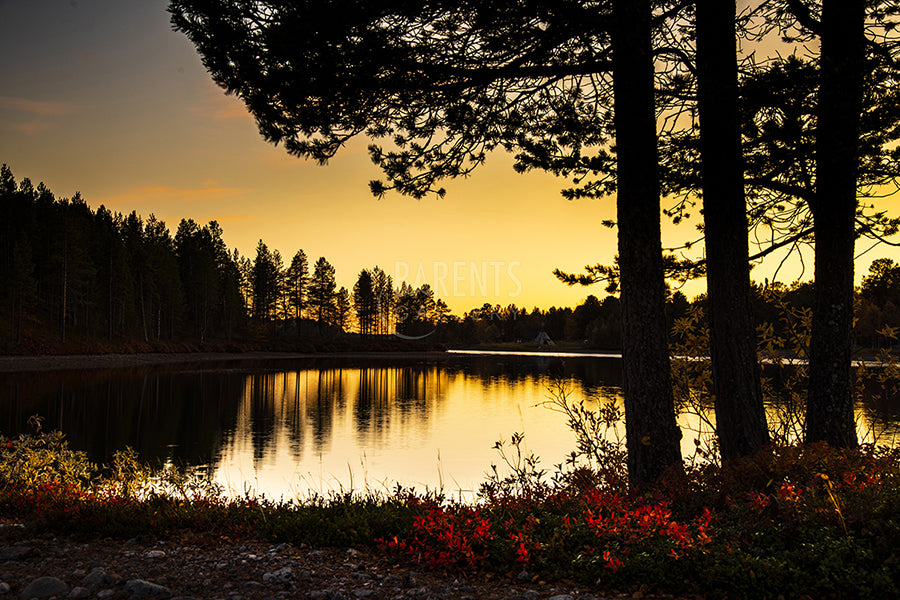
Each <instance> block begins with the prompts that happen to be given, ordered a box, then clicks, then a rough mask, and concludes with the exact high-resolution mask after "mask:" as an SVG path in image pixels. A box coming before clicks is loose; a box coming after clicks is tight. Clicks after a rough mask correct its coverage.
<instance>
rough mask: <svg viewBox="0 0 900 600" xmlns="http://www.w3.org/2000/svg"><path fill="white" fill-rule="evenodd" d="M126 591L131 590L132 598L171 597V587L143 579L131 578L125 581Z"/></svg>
mask: <svg viewBox="0 0 900 600" xmlns="http://www.w3.org/2000/svg"><path fill="white" fill-rule="evenodd" d="M125 591H126V592H131V597H132V598H161V599H162V598H171V597H172V592H170V591H169V588H167V587H164V586H161V585H159V584H158V583H152V582H150V581H144V580H143V579H130V580H128V581H127V582H126V583H125Z"/></svg>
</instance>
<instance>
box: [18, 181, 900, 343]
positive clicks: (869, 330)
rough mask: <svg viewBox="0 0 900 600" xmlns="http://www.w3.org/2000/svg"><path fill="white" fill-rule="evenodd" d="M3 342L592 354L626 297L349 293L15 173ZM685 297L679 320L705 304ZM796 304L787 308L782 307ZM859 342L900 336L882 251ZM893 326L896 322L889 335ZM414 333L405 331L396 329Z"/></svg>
mask: <svg viewBox="0 0 900 600" xmlns="http://www.w3.org/2000/svg"><path fill="white" fill-rule="evenodd" d="M0 223H2V226H0V281H2V282H3V286H2V292H0V352H4V353H9V354H44V353H56V352H85V353H93V352H109V351H114V352H122V351H149V350H154V351H191V350H201V349H206V350H234V351H240V350H250V349H274V350H299V351H316V350H320V351H321V350H347V349H371V350H379V349H385V350H390V349H402V348H425V347H434V346H435V345H437V346H451V347H452V346H463V345H474V344H496V343H504V342H531V341H533V340H535V338H536V337H537V335H538V334H539V333H540V332H542V331H543V332H545V333H546V334H547V335H548V336H549V337H550V338H551V339H552V340H556V341H562V340H568V341H571V342H574V343H577V344H578V345H580V346H582V347H585V348H592V349H602V350H617V349H619V348H620V347H621V312H620V306H619V300H618V298H617V297H615V296H611V295H610V296H606V297H605V298H603V299H602V300H601V299H598V298H597V297H596V296H593V295H590V296H588V297H587V298H586V299H585V300H584V302H583V303H582V304H580V305H578V306H576V307H574V308H570V307H565V308H556V307H553V308H550V309H547V310H542V309H539V308H534V309H532V310H531V311H530V312H529V311H527V310H526V309H524V308H521V307H517V306H515V305H513V304H510V305H508V306H505V307H503V306H499V305H491V304H484V305H482V306H480V307H476V308H473V309H472V310H470V311H468V312H466V313H465V314H463V315H462V316H457V315H454V314H452V313H451V311H450V309H449V307H448V306H447V304H446V302H445V301H444V300H442V299H440V298H437V297H435V294H434V291H433V290H432V289H431V287H430V286H429V285H428V284H424V285H422V286H420V287H418V288H414V287H413V286H411V285H410V284H408V283H407V282H405V281H403V282H395V281H393V280H392V278H391V277H390V276H389V275H387V274H386V273H385V272H384V271H383V270H382V269H381V268H379V267H378V266H373V267H371V268H364V269H362V270H361V271H360V272H359V274H358V275H357V278H356V283H355V284H354V285H353V289H351V290H348V289H346V288H344V287H340V288H338V287H337V285H336V282H335V271H334V267H333V266H332V265H331V264H330V263H329V262H328V260H327V259H326V258H325V257H319V258H318V259H317V260H316V261H315V262H313V263H312V264H311V265H310V260H309V258H308V257H307V255H306V254H305V252H304V251H303V250H297V251H296V252H295V253H294V254H293V256H292V257H291V259H290V261H287V262H286V261H285V259H284V258H283V256H282V255H281V253H280V252H279V251H278V250H270V249H269V248H268V246H267V245H266V244H265V243H264V242H263V241H262V240H260V241H259V244H258V245H257V248H256V256H255V257H253V258H251V257H248V256H241V254H240V253H239V252H238V251H237V250H236V249H229V248H228V247H227V245H226V244H225V242H224V240H223V230H222V228H221V227H220V226H219V224H218V223H217V222H215V221H210V222H209V223H208V224H206V225H202V226H201V225H199V224H197V223H196V222H194V221H193V220H191V219H182V220H181V222H180V223H179V224H178V227H177V229H176V231H175V234H174V236H173V235H172V234H171V232H170V230H169V228H168V227H167V225H166V223H164V222H163V221H159V220H157V219H156V218H155V217H154V216H153V215H152V214H151V215H150V216H149V217H148V218H146V219H144V218H143V217H141V216H140V215H138V214H137V213H135V212H132V213H130V214H128V215H123V214H120V213H113V212H111V211H109V210H108V209H106V208H105V207H103V206H100V207H99V208H98V209H96V210H92V209H91V208H90V207H89V206H88V205H87V203H86V202H85V200H84V199H83V198H82V197H81V196H80V194H78V193H76V194H75V195H74V196H73V197H72V198H57V197H55V196H54V194H53V193H52V192H51V191H50V190H49V189H47V188H46V187H45V186H44V184H39V185H38V186H37V187H35V186H34V185H33V184H32V182H31V181H30V180H28V179H27V178H26V179H23V180H22V181H21V182H16V180H15V178H14V176H13V173H12V171H11V170H10V168H9V167H8V166H7V165H3V167H2V171H0ZM753 296H754V315H755V318H756V320H757V322H758V323H759V324H762V323H778V322H779V320H780V319H783V318H784V314H783V307H784V306H790V307H792V308H793V309H795V314H797V311H798V310H799V311H802V310H804V309H808V308H809V307H811V306H812V299H813V294H812V284H810V283H794V284H792V285H791V286H784V285H781V284H775V285H770V286H768V288H766V289H763V288H762V287H760V286H756V287H755V288H754V294H753ZM704 302H705V297H703V296H700V297H698V298H695V299H694V300H693V301H690V302H689V301H688V299H687V298H686V297H685V296H684V294H682V293H681V292H679V291H671V292H670V293H669V295H668V301H667V316H668V318H669V321H670V324H671V323H674V321H675V319H678V318H680V317H683V316H684V315H686V314H688V313H689V312H690V311H696V310H702V307H703V304H704ZM779 307H781V308H779ZM856 316H857V323H856V326H855V330H854V331H855V335H856V343H857V345H858V346H863V347H866V348H872V347H880V346H884V345H888V344H891V343H892V342H893V339H892V336H893V333H894V332H893V330H892V328H896V329H898V330H900V265H897V264H896V263H895V262H894V261H893V260H891V259H887V258H882V259H877V260H875V261H873V263H872V265H871V267H870V269H869V273H868V275H867V276H866V277H865V278H864V279H863V282H862V285H861V286H860V288H859V289H858V293H857V305H856ZM886 327H887V329H885V328H886ZM395 334H399V335H395Z"/></svg>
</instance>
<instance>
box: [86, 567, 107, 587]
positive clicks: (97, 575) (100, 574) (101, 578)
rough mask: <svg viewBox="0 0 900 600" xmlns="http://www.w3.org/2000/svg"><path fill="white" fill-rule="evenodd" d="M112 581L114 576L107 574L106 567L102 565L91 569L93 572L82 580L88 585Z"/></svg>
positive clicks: (105, 583)
mask: <svg viewBox="0 0 900 600" xmlns="http://www.w3.org/2000/svg"><path fill="white" fill-rule="evenodd" d="M110 583H112V578H111V577H110V576H109V575H107V573H106V569H103V568H100V567H94V568H93V569H91V572H90V573H88V574H87V575H85V576H84V579H82V580H81V584H82V585H86V586H88V587H94V586H100V585H109V584H110Z"/></svg>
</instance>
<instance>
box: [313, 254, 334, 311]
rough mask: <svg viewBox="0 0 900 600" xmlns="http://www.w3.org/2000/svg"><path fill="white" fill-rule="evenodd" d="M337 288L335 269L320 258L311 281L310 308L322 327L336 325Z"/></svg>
mask: <svg viewBox="0 0 900 600" xmlns="http://www.w3.org/2000/svg"><path fill="white" fill-rule="evenodd" d="M335 286H336V283H335V280H334V267H333V266H331V263H329V262H328V261H327V260H326V259H325V257H324V256H320V257H319V259H318V260H316V264H315V266H314V267H313V274H312V278H311V279H310V280H309V308H310V310H311V311H312V315H313V316H314V317H315V319H316V321H317V322H318V323H319V324H320V325H322V324H325V325H333V324H334V323H335V297H334V288H335Z"/></svg>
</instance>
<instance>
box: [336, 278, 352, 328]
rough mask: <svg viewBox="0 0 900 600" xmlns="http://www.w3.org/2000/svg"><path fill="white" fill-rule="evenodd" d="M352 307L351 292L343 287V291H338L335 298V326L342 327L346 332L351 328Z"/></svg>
mask: <svg viewBox="0 0 900 600" xmlns="http://www.w3.org/2000/svg"><path fill="white" fill-rule="evenodd" d="M352 308H353V307H352V306H351V304H350V292H348V291H347V288H345V287H344V286H341V289H339V290H338V291H337V294H335V297H334V315H335V325H337V326H338V327H340V329H341V331H346V330H347V329H349V328H350V315H351V310H352Z"/></svg>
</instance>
